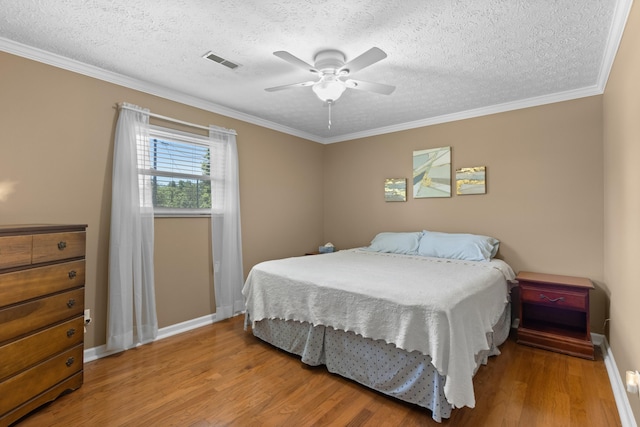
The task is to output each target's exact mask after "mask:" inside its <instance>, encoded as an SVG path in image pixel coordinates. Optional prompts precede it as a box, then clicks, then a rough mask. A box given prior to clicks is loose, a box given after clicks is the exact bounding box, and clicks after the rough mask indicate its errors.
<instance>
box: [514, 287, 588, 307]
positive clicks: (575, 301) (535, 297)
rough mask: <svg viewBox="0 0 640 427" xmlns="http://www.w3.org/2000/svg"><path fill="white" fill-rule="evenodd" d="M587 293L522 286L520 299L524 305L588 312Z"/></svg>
mask: <svg viewBox="0 0 640 427" xmlns="http://www.w3.org/2000/svg"><path fill="white" fill-rule="evenodd" d="M588 296H589V294H588V293H587V292H580V291H569V290H566V291H565V290H559V289H558V288H557V287H556V288H549V287H544V286H530V285H527V284H523V283H521V284H520V299H521V300H522V302H523V303H535V304H537V305H545V306H549V307H565V308H571V309H575V310H581V311H586V310H587V309H588Z"/></svg>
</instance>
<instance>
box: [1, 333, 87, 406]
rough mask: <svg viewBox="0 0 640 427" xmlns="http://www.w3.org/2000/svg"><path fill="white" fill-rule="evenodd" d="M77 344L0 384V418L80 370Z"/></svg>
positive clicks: (80, 357) (79, 346) (79, 352)
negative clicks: (0, 397)
mask: <svg viewBox="0 0 640 427" xmlns="http://www.w3.org/2000/svg"><path fill="white" fill-rule="evenodd" d="M82 356H83V347H82V344H79V345H77V346H75V347H73V348H72V349H70V350H67V351H65V352H64V353H60V354H58V355H57V356H55V357H52V358H51V359H48V360H45V361H43V362H42V363H40V364H38V365H36V366H34V367H33V368H31V369H28V370H26V371H23V372H21V373H20V374H18V375H16V376H14V377H11V378H9V379H7V380H6V381H3V382H0V396H2V399H0V416H2V415H3V414H5V413H6V412H8V411H10V410H11V409H13V408H15V407H16V406H18V405H20V404H22V403H24V402H26V401H28V400H29V399H31V398H32V397H33V396H36V395H38V394H40V393H42V392H44V391H45V390H47V389H49V388H51V387H53V386H54V385H56V384H57V383H59V382H60V381H63V380H64V379H65V378H68V377H70V376H71V375H73V374H75V373H76V372H79V371H81V370H82Z"/></svg>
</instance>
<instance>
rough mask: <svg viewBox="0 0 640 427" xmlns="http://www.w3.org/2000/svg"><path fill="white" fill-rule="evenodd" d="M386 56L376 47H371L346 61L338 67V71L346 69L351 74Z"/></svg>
mask: <svg viewBox="0 0 640 427" xmlns="http://www.w3.org/2000/svg"><path fill="white" fill-rule="evenodd" d="M386 57H387V54H386V53H384V52H383V51H382V49H379V48H377V47H372V48H371V49H369V50H368V51H366V52H365V53H363V54H362V55H360V56H358V57H356V58H353V59H352V60H351V61H349V62H347V63H346V64H344V65H343V66H342V68H340V70H339V71H348V72H349V74H353V73H355V72H357V71H360V70H362V69H363V68H365V67H368V66H369V65H372V64H375V63H376V62H378V61H381V60H383V59H384V58H386Z"/></svg>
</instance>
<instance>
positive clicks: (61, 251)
mask: <svg viewBox="0 0 640 427" xmlns="http://www.w3.org/2000/svg"><path fill="white" fill-rule="evenodd" d="M85 246H86V233H85V232H84V231H78V232H73V233H49V234H34V235H33V255H32V262H33V263H34V264H37V263H40V262H49V261H57V260H61V259H67V258H76V257H84V253H85Z"/></svg>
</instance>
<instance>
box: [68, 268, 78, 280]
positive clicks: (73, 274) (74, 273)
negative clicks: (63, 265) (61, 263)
mask: <svg viewBox="0 0 640 427" xmlns="http://www.w3.org/2000/svg"><path fill="white" fill-rule="evenodd" d="M77 275H78V273H76V271H75V270H71V271H70V272H69V279H75V278H76V276H77Z"/></svg>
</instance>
